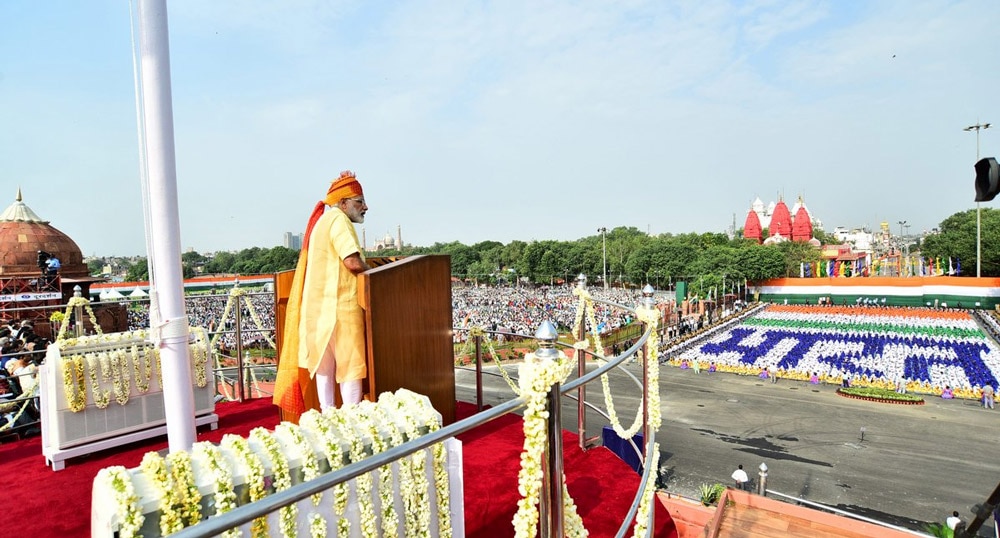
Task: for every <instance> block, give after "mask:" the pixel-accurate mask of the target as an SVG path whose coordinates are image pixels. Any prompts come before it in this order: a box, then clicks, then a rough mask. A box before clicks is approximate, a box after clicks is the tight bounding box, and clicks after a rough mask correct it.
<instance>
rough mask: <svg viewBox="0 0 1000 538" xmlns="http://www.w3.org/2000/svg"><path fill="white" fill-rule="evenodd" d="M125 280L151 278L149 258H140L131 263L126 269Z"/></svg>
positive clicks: (134, 280) (132, 280)
mask: <svg viewBox="0 0 1000 538" xmlns="http://www.w3.org/2000/svg"><path fill="white" fill-rule="evenodd" d="M125 280H126V281H127V282H138V281H140V280H149V260H147V259H146V258H139V259H138V260H137V261H136V262H135V263H133V264H132V265H129V267H128V270H127V271H125Z"/></svg>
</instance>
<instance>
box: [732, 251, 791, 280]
mask: <svg viewBox="0 0 1000 538" xmlns="http://www.w3.org/2000/svg"><path fill="white" fill-rule="evenodd" d="M736 263H737V264H738V265H739V267H740V272H741V273H743V277H744V278H746V279H747V280H748V281H750V282H754V283H759V282H763V281H765V280H768V279H772V278H779V277H782V276H784V275H785V269H786V263H785V256H784V254H782V252H781V250H779V249H778V247H776V246H774V245H751V246H749V247H747V248H742V249H740V250H739V251H737V255H736Z"/></svg>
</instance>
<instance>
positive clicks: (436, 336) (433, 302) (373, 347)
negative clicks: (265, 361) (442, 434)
mask: <svg viewBox="0 0 1000 538" xmlns="http://www.w3.org/2000/svg"><path fill="white" fill-rule="evenodd" d="M370 261H371V262H373V263H372V265H376V267H374V268H373V269H371V270H368V271H365V272H364V273H362V274H361V275H359V276H358V303H359V304H360V305H361V308H363V309H364V311H365V338H366V343H365V353H366V355H367V360H368V377H367V378H366V379H365V382H364V385H363V390H364V392H365V397H366V398H367V399H370V400H375V399H377V398H378V395H379V394H381V393H383V392H386V391H395V390H397V389H400V388H406V389H409V390H412V391H413V392H417V393H419V394H424V395H426V396H427V397H428V398H430V401H431V405H433V406H434V409H436V410H437V411H438V412H439V413H441V420H442V422H443V423H444V424H451V423H452V422H454V421H455V362H454V350H453V348H452V335H451V331H452V320H451V260H450V258H449V257H448V256H446V255H425V256H409V257H405V258H399V259H397V260H394V261H389V262H388V263H384V262H385V260H378V259H372V260H370ZM380 261H381V262H383V263H384V264H382V265H379V262H380ZM293 275H294V271H284V272H281V273H278V274H276V275H275V280H274V281H275V299H276V312H275V314H276V316H275V321H276V323H277V327H276V329H277V333H278V340H277V343H278V356H279V357H280V356H281V335H282V334H283V331H284V320H285V307H286V305H287V303H288V293H289V289H290V288H291V284H292V276H293ZM338 399H339V396H338Z"/></svg>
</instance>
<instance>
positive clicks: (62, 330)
mask: <svg viewBox="0 0 1000 538" xmlns="http://www.w3.org/2000/svg"><path fill="white" fill-rule="evenodd" d="M78 306H79V307H82V308H83V309H84V310H85V311H86V312H87V317H88V319H90V324H91V325H93V327H94V330H95V331H97V334H101V332H102V331H101V326H100V325H98V323H97V316H95V315H94V309H93V308H91V307H90V301H88V300H87V299H85V298H83V297H70V299H69V302H67V303H66V310H65V311H64V312H63V319H64V320H66V319H69V317H70V315H71V314H72V313H73V309H74V308H76V307H78ZM52 315H53V316H54V315H55V314H52ZM50 319H51V317H50ZM77 323H83V320H79V319H78V320H77ZM68 327H69V323H63V324H62V325H60V326H59V332H58V333H56V341H59V340H63V339H65V337H66V329H67V328H68Z"/></svg>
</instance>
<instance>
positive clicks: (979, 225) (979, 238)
mask: <svg viewBox="0 0 1000 538" xmlns="http://www.w3.org/2000/svg"><path fill="white" fill-rule="evenodd" d="M990 127H991V124H989V123H978V122H977V123H976V124H975V125H970V126H968V127H966V128H965V129H962V130H963V131H976V162H979V131H981V130H983V129H989V128H990ZM982 260H983V219H982V210H981V208H980V206H979V202H976V278H979V277H981V276H982V266H983V262H982Z"/></svg>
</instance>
